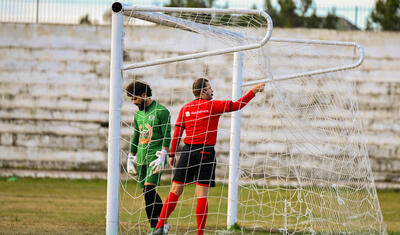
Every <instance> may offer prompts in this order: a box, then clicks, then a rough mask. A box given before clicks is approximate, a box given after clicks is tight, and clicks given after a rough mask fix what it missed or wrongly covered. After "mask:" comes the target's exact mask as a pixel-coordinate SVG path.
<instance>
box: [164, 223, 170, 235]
mask: <svg viewBox="0 0 400 235" xmlns="http://www.w3.org/2000/svg"><path fill="white" fill-rule="evenodd" d="M170 228H171V226H169V224H164V234H168V232H169V229H170Z"/></svg>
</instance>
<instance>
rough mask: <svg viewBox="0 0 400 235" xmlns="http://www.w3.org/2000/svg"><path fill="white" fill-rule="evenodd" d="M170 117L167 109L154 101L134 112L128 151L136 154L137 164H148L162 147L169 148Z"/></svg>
mask: <svg viewBox="0 0 400 235" xmlns="http://www.w3.org/2000/svg"><path fill="white" fill-rule="evenodd" d="M170 119H171V116H170V114H169V111H168V109H166V108H165V107H164V106H163V105H161V104H159V103H157V102H156V101H153V102H152V103H151V105H150V106H149V107H146V109H145V110H142V111H141V110H139V111H137V112H136V113H135V115H134V131H133V136H132V141H131V146H130V152H131V153H133V154H136V156H137V163H138V165H145V164H150V162H152V161H154V160H155V159H157V157H156V152H157V151H160V150H161V149H162V147H167V148H169V144H170V142H171V121H170Z"/></svg>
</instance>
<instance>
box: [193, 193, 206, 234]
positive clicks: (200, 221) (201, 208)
mask: <svg viewBox="0 0 400 235" xmlns="http://www.w3.org/2000/svg"><path fill="white" fill-rule="evenodd" d="M207 214H208V203H207V198H206V197H203V198H197V207H196V216H197V235H203V234H204V227H205V226H206V221H207Z"/></svg>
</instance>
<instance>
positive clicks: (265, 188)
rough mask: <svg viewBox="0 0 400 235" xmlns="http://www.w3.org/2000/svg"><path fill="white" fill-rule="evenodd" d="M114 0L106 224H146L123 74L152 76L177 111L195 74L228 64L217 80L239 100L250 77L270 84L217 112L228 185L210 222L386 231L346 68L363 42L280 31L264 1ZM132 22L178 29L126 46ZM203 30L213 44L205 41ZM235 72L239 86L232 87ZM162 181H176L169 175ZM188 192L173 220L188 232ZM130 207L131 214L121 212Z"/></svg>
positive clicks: (113, 229) (223, 184)
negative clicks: (166, 1)
mask: <svg viewBox="0 0 400 235" xmlns="http://www.w3.org/2000/svg"><path fill="white" fill-rule="evenodd" d="M112 11H113V13H112V14H113V16H112V40H111V63H110V106H109V138H108V174H107V215H106V220H107V223H106V232H107V234H117V233H118V232H120V233H123V232H126V233H132V232H136V233H140V234H141V233H144V232H148V223H147V218H146V217H145V216H144V215H143V213H144V212H143V211H144V206H143V202H142V201H143V193H142V191H141V189H140V188H138V186H137V185H138V182H137V181H135V179H134V178H133V177H132V176H130V175H129V174H127V172H126V169H124V165H123V164H124V160H125V158H126V156H127V154H126V152H124V151H123V149H126V147H127V145H128V144H129V143H130V140H129V137H127V136H128V135H129V134H130V133H131V132H132V130H133V127H132V124H130V123H129V122H130V121H131V120H129V121H128V122H127V121H124V120H126V119H128V118H127V117H126V113H127V111H126V107H125V109H124V107H123V106H124V105H123V104H124V102H123V99H124V97H122V94H123V92H124V91H123V90H124V88H123V86H124V85H123V84H124V82H126V81H127V80H128V79H130V78H132V77H133V78H134V79H141V80H146V79H148V81H150V82H151V86H153V85H154V86H155V87H156V88H155V89H154V90H153V91H154V93H157V90H158V89H162V91H161V92H162V95H161V96H160V97H158V99H157V101H158V100H159V99H160V100H161V102H162V103H165V104H166V107H167V108H168V109H170V112H171V117H172V116H176V115H177V112H178V111H179V110H178V107H181V106H182V105H183V104H185V102H188V101H190V100H191V99H192V94H189V93H190V92H188V91H187V90H188V87H189V86H190V85H189V84H188V80H189V79H187V77H193V76H196V77H198V76H200V75H199V74H201V75H204V76H208V75H210V76H211V77H213V76H212V75H213V74H214V75H215V74H217V75H218V76H220V75H221V74H223V75H221V76H223V77H224V78H221V79H222V80H218V81H217V82H216V84H217V85H216V86H218V85H219V88H221V87H223V88H224V89H225V90H226V91H223V92H225V93H223V92H221V93H223V94H225V95H228V96H229V95H230V96H231V97H230V98H231V99H232V100H237V99H239V98H240V97H241V95H242V91H244V90H248V86H250V85H254V84H257V83H259V82H265V83H266V88H265V92H264V93H263V95H261V96H257V97H256V98H255V99H254V101H252V102H251V103H249V104H248V105H247V106H246V108H245V109H246V110H244V111H243V112H241V111H237V112H234V113H232V114H231V115H230V121H229V120H225V122H224V121H221V122H220V126H221V127H220V128H219V132H218V133H219V137H218V146H216V148H219V149H217V152H218V154H219V155H218V161H219V162H218V166H217V170H218V171H219V173H218V175H217V179H216V180H217V183H219V185H218V186H217V187H220V188H221V189H220V190H221V192H220V194H219V195H216V196H215V195H214V196H210V197H209V199H210V201H211V200H212V201H213V202H214V203H215V204H213V205H212V206H210V214H209V218H211V219H210V223H211V225H212V226H213V227H212V228H208V229H209V230H208V231H206V232H213V233H215V232H216V231H219V230H225V229H226V228H231V227H232V226H234V225H236V224H238V225H239V226H240V229H241V231H242V233H254V232H256V231H258V230H262V231H268V232H270V233H271V232H277V233H283V234H288V233H293V234H297V233H302V234H319V233H323V234H342V233H349V234H351V233H354V234H359V233H361V234H362V233H364V234H367V233H368V234H386V228H385V225H384V222H383V217H382V213H381V210H380V206H379V201H378V198H377V193H376V189H375V185H374V179H373V175H372V170H371V165H370V162H369V159H368V152H367V151H366V144H365V141H364V134H363V130H362V124H361V121H360V119H359V115H360V114H359V110H358V106H357V101H356V99H355V93H354V91H355V89H354V86H353V85H354V84H353V82H352V79H349V80H346V79H348V78H346V73H347V71H348V70H350V69H353V68H356V67H358V66H360V65H361V64H362V62H363V61H364V56H365V53H364V49H363V48H362V46H361V45H359V44H357V43H355V42H340V41H324V40H309V39H293V38H274V37H271V35H272V29H273V23H272V21H271V18H270V17H269V15H268V14H267V13H265V12H264V11H260V10H238V9H208V8H200V9H198V8H171V7H139V6H129V5H124V4H122V3H119V2H115V3H114V4H113V5H112ZM127 20H132V21H134V22H133V23H132V22H128V23H127ZM129 23H132V25H131V26H133V27H135V26H137V25H146V26H143V28H145V27H149V28H146V29H144V30H149V29H150V31H151V30H153V29H154V30H153V31H155V30H160V31H161V32H162V33H167V34H168V35H171V34H173V35H175V33H174V32H175V30H179V33H177V36H172V37H171V38H172V39H171V41H170V44H168V43H165V42H160V44H161V45H160V46H158V45H155V48H152V51H151V52H149V53H147V51H145V50H144V49H141V48H140V47H141V46H143V45H141V44H140V43H139V46H136V47H129V45H131V44H134V43H135V42H136V41H134V40H132V41H129V40H128V39H126V38H127V32H133V31H129V30H130V28H129V27H125V25H129ZM150 27H152V28H150ZM142 32H144V31H142ZM135 33H136V32H135ZM132 34H133V33H131V35H130V36H132ZM187 35H190V36H188V37H187V38H186V40H190V41H191V42H190V43H191V45H190V46H193V48H190V49H187V48H185V49H184V50H182V51H180V50H178V49H177V48H179V47H180V44H184V42H183V40H182V39H181V38H180V37H185V36H187ZM141 36H142V35H140V37H141ZM151 36H154V35H151ZM151 36H150V37H151ZM133 37H134V36H133ZM140 37H136V39H139V40H140ZM198 38H201V40H203V41H202V42H204V45H206V46H204V45H203V44H202V45H203V46H198V47H196V46H197V45H196V44H197V43H198V42H199V40H200V39H198ZM168 39H169V38H168V37H167V40H168ZM142 40H143V41H146V39H142ZM177 40H180V41H177ZM142 43H143V42H142ZM145 45H148V44H146V43H145ZM165 45H168V46H165ZM152 46H153V45H152ZM157 46H158V47H157ZM127 47H129V48H127ZM169 47H172V49H171V48H169ZM182 47H184V45H183V46H182ZM164 48H166V49H164ZM138 49H139V50H142V51H141V52H136V50H138ZM158 50H161V51H162V52H161V53H157V52H158ZM154 51H155V52H154ZM129 53H132V54H134V55H133V56H136V57H135V58H133V57H131V56H130V54H129ZM146 53H147V54H146ZM152 53H153V54H152ZM162 53H164V54H162ZM154 54H157V55H158V57H157V56H154ZM160 54H161V56H160ZM149 58H150V59H149ZM155 58H156V59H155ZM215 58H218V59H215ZM221 60H222V61H224V62H223V63H222V62H221ZM226 61H229V62H226ZM221 64H223V65H221ZM226 64H229V66H226ZM214 66H215V67H216V68H213V67H214ZM217 66H219V67H217ZM183 67H189V69H186V68H183ZM191 67H193V68H191ZM226 67H229V68H226ZM196 69H197V70H196ZM199 70H204V71H201V73H199ZM219 70H221V72H219ZM129 71H130V72H131V73H132V74H133V75H131V76H129V75H130V74H129ZM155 74H156V75H155ZM227 74H228V75H227ZM164 76H165V77H164ZM123 77H124V78H123ZM148 77H149V78H148ZM169 78H171V80H172V81H171V82H170V81H169V80H168V79H169ZM223 79H225V80H223ZM214 81H215V80H212V81H211V83H212V84H215V83H214ZM227 82H230V83H231V89H229V87H228V88H226V84H227ZM221 84H222V85H221ZM157 88H158V89H157ZM219 88H218V90H219V91H220V89H219ZM168 89H169V93H168V92H167V90H168ZM223 97H226V96H223ZM124 112H125V116H123V115H124ZM121 115H122V117H121ZM129 119H131V118H129ZM222 120H223V118H222ZM171 121H172V123H171V124H174V123H173V121H174V119H173V118H171ZM129 132H130V133H129ZM221 139H222V140H223V141H225V142H223V143H221V142H222V141H221ZM177 153H178V154H177V156H179V151H178V152H177ZM220 160H221V161H220ZM121 166H122V167H121ZM218 167H219V168H218ZM225 172H227V173H225ZM132 182H133V183H132ZM129 187H132V188H129ZM120 188H121V189H122V190H123V191H122V192H120ZM157 190H165V191H166V190H169V185H160V186H158V187H157ZM160 195H161V194H160ZM161 197H162V198H165V195H164V194H163V195H161ZM182 197H183V198H182V202H181V204H183V205H182V206H181V207H180V208H179V209H177V210H176V211H178V212H175V213H176V214H175V215H174V216H172V217H170V218H169V220H168V223H170V225H171V226H172V227H173V228H174V231H176V232H177V233H190V232H193V231H195V230H194V229H193V218H194V217H195V214H193V213H191V214H189V215H188V214H187V211H193V207H194V204H195V200H194V198H195V196H194V194H193V195H190V196H186V195H185V196H182ZM121 210H122V211H121ZM185 210H186V211H185ZM181 211H182V212H181ZM184 212H186V213H184ZM121 217H123V219H127V221H126V220H123V221H124V222H121ZM234 227H236V226H234ZM206 228H207V225H206Z"/></svg>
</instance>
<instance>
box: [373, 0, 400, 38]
mask: <svg viewBox="0 0 400 235" xmlns="http://www.w3.org/2000/svg"><path fill="white" fill-rule="evenodd" d="M370 18H371V20H372V22H374V23H376V24H377V25H379V26H380V27H381V28H382V29H383V30H391V31H398V30H400V0H378V1H377V2H376V3H375V9H374V10H373V11H372V13H371V16H370ZM368 23H370V22H369V21H368ZM369 25H370V24H369Z"/></svg>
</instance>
